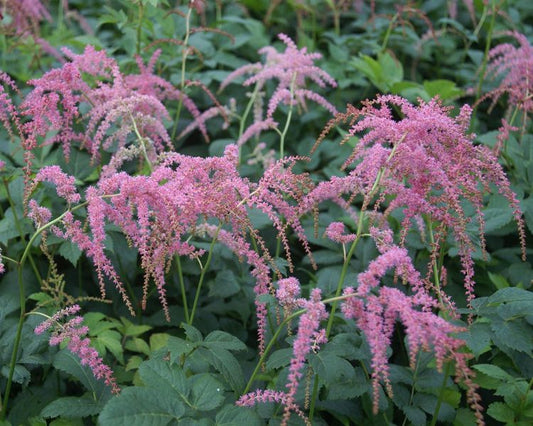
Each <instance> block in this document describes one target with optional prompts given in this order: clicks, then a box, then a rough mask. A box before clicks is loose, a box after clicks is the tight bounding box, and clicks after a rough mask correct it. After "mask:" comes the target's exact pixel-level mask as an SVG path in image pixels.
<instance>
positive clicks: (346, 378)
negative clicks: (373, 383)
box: [309, 352, 369, 399]
mask: <svg viewBox="0 0 533 426" xmlns="http://www.w3.org/2000/svg"><path fill="white" fill-rule="evenodd" d="M309 361H310V363H311V365H312V367H313V370H314V371H316V373H317V374H318V376H319V377H320V379H321V380H322V381H324V382H325V384H326V387H327V388H328V397H329V398H330V399H349V398H355V397H357V396H360V395H362V394H364V393H365V392H367V391H368V390H369V385H368V381H367V380H366V379H365V376H364V373H363V371H362V370H361V369H360V368H358V369H357V370H356V369H355V368H354V367H353V366H352V364H350V363H349V362H348V361H347V360H345V359H344V358H341V357H338V356H336V355H334V354H328V353H322V352H318V353H317V354H315V355H314V356H312V357H310V359H309Z"/></svg>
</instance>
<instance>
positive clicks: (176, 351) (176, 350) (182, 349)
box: [165, 336, 198, 362]
mask: <svg viewBox="0 0 533 426" xmlns="http://www.w3.org/2000/svg"><path fill="white" fill-rule="evenodd" d="M165 347H166V348H167V349H168V351H169V352H170V361H171V362H176V360H178V359H179V358H180V357H181V356H182V355H185V354H188V353H189V352H191V351H192V350H194V349H195V348H196V347H198V344H197V343H191V342H188V341H187V340H184V339H182V338H180V337H175V336H169V337H168V341H167V344H166V345H165Z"/></svg>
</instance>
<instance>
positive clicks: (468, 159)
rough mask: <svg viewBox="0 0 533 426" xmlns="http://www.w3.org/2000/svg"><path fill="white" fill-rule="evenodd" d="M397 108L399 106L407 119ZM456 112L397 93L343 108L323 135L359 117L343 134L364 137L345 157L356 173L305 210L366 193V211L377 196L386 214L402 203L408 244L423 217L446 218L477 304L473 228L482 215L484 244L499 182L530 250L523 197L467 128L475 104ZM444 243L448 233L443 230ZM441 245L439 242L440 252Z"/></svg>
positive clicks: (312, 198)
mask: <svg viewBox="0 0 533 426" xmlns="http://www.w3.org/2000/svg"><path fill="white" fill-rule="evenodd" d="M392 107H395V108H397V109H398V111H399V114H400V118H399V119H397V118H395V114H394V113H393V110H392ZM449 112H450V108H448V107H444V106H442V105H441V104H440V102H439V101H438V100H437V99H433V100H431V101H429V102H424V101H420V105H419V106H414V105H412V104H410V103H409V102H408V101H407V100H405V99H403V98H401V97H399V96H393V95H387V96H379V97H378V98H377V99H376V100H373V101H366V102H364V103H363V107H362V108H361V109H357V108H354V107H352V106H349V107H348V110H347V112H346V114H339V115H338V116H337V117H336V118H335V119H334V120H332V122H330V123H329V125H328V126H327V127H326V129H325V131H324V132H323V134H322V135H321V138H320V139H319V141H320V140H321V139H322V138H323V137H325V135H326V134H327V132H328V131H329V130H330V129H331V128H332V127H333V126H334V125H336V124H338V123H340V122H342V121H346V120H350V121H351V126H350V129H349V131H348V134H347V136H346V137H345V138H344V139H343V140H344V141H346V140H348V139H349V138H351V137H360V138H359V141H358V143H357V145H356V147H355V148H354V150H353V152H352V154H351V156H350V157H349V158H348V160H347V161H346V162H345V165H344V167H345V168H346V169H347V170H348V174H347V176H345V177H339V178H335V179H331V180H330V181H327V182H323V183H321V184H319V185H318V186H317V188H316V189H314V190H313V191H311V192H310V193H309V194H308V195H307V196H306V198H307V199H306V200H304V201H303V202H302V204H301V208H302V210H305V209H307V210H309V209H311V208H312V206H313V205H316V204H317V203H318V202H321V201H324V200H326V199H331V200H332V201H334V202H337V203H339V204H340V205H341V206H342V207H343V208H346V207H348V206H349V202H350V201H351V200H352V199H353V197H355V196H356V195H357V194H361V195H362V196H363V198H364V204H363V210H365V209H366V207H368V205H369V204H370V203H371V202H372V200H374V209H375V210H378V209H379V208H380V207H381V205H382V204H384V202H385V201H387V203H388V204H387V205H386V209H385V210H384V215H385V217H387V216H388V215H389V214H390V213H391V212H392V211H394V210H396V209H401V210H402V213H403V217H404V219H403V220H402V224H401V229H402V233H401V244H403V241H404V238H405V236H406V234H407V231H408V230H409V229H410V227H411V224H412V223H413V222H415V223H416V221H420V218H427V219H429V220H430V221H436V222H437V223H440V224H441V228H439V229H441V230H442V232H452V233H453V235H454V236H455V238H456V241H457V242H458V245H459V256H460V260H461V264H462V273H463V276H464V286H465V290H466V293H467V299H468V302H471V300H472V299H473V297H474V279H473V276H474V262H473V260H472V253H473V251H474V246H473V243H472V241H471V237H470V235H469V234H468V232H467V227H468V224H469V223H471V222H472V221H473V220H474V219H476V220H477V221H478V224H479V234H480V238H481V248H482V249H484V238H483V224H484V221H483V213H482V208H483V194H484V192H485V191H487V190H489V189H490V184H491V183H492V184H494V185H495V186H496V187H497V188H498V192H499V193H500V194H502V195H503V196H504V197H505V198H506V199H507V200H508V202H509V204H510V206H511V209H512V210H513V213H514V217H515V219H516V221H517V223H518V228H519V234H520V241H521V245H522V249H523V250H524V248H525V233H524V225H523V219H522V216H521V211H520V207H519V203H518V200H517V198H516V196H515V195H514V193H513V192H512V190H511V188H510V185H509V181H508V180H507V178H506V176H505V173H504V172H503V169H502V167H501V166H500V165H499V164H498V161H497V158H496V157H495V156H494V154H493V153H492V152H491V151H490V150H489V149H488V148H487V147H484V146H476V145H474V144H473V143H472V140H473V137H474V135H472V134H468V133H467V131H468V124H469V119H470V114H471V109H470V107H469V106H467V105H465V106H464V107H463V108H461V110H460V112H459V114H458V115H457V116H456V117H455V118H452V117H450V116H449ZM343 194H344V195H347V196H348V197H349V198H348V200H346V199H345V198H344V197H342V195H343ZM376 200H377V201H376ZM465 201H467V202H468V203H470V205H471V206H473V208H474V209H475V211H476V216H475V217H474V218H469V217H467V216H466V213H465V211H464V208H463V203H464V202H465ZM436 241H441V239H439V238H438V236H437V239H436ZM439 249H440V246H439V243H438V242H437V243H436V244H434V246H433V247H432V250H433V251H434V252H437V251H438V250H439ZM523 253H525V252H524V251H523ZM524 256H525V254H524Z"/></svg>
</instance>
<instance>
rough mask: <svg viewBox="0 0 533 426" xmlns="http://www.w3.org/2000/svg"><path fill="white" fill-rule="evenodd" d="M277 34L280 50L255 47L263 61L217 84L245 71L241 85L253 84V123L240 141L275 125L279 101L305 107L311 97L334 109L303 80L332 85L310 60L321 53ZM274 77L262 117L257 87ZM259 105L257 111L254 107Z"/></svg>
mask: <svg viewBox="0 0 533 426" xmlns="http://www.w3.org/2000/svg"><path fill="white" fill-rule="evenodd" d="M278 38H279V39H280V40H281V41H283V43H284V44H285V46H286V48H285V51H284V52H283V53H280V52H278V51H277V50H276V49H275V48H274V47H272V46H267V47H264V48H262V49H260V50H259V53H260V54H264V55H265V62H264V63H259V62H258V63H255V64H247V65H244V66H242V67H241V68H238V69H236V70H235V71H233V72H232V73H230V74H229V75H228V76H227V77H226V79H225V80H224V81H223V82H222V84H221V86H220V87H221V89H224V88H225V87H226V86H227V85H228V84H229V83H231V82H232V81H234V80H235V79H236V78H238V77H241V76H243V75H247V74H253V75H252V76H251V77H248V78H247V79H246V80H245V81H244V82H243V86H251V85H256V91H257V93H258V99H257V101H258V102H257V103H256V105H255V108H254V117H255V120H254V124H252V126H251V127H250V129H253V130H250V129H248V130H247V131H246V132H245V133H244V134H243V135H242V136H241V138H240V139H239V142H238V144H239V145H242V144H243V143H244V142H245V141H246V140H248V139H249V138H250V137H251V136H253V135H255V134H258V133H259V132H261V131H264V130H266V129H268V128H269V127H271V126H273V125H275V124H276V123H275V122H274V121H273V115H274V112H275V111H276V109H277V108H278V106H279V105H280V104H285V105H291V104H294V105H296V104H297V105H299V106H301V107H302V108H303V109H304V110H306V109H307V108H306V100H311V101H313V102H316V103H317V104H319V105H321V106H322V107H324V108H325V109H327V110H328V111H329V112H331V113H332V114H336V113H337V109H336V108H335V106H333V105H332V104H331V103H330V102H329V101H328V100H327V99H326V98H324V97H323V96H321V95H319V94H318V93H316V92H314V91H312V90H310V89H308V88H307V80H311V81H312V82H314V83H315V84H316V85H318V86H319V87H321V88H325V87H326V86H327V85H329V86H331V87H336V86H337V83H336V82H335V80H334V79H333V77H331V76H330V75H329V74H328V73H327V72H326V71H324V70H322V69H320V68H319V67H318V66H316V65H315V64H314V61H315V60H316V59H320V58H321V57H322V55H320V54H319V53H308V52H307V49H306V48H305V47H304V48H302V49H298V47H297V46H296V44H295V43H294V42H293V41H292V40H291V38H290V37H288V36H287V35H285V34H278ZM272 79H276V80H277V87H276V89H275V90H274V92H273V93H272V95H271V97H270V100H269V102H268V105H267V114H266V119H263V118H262V111H261V109H262V97H263V96H262V94H261V93H260V90H261V89H262V88H263V87H264V86H265V84H266V82H267V81H268V80H272ZM258 109H259V111H258Z"/></svg>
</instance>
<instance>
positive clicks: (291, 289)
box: [276, 277, 300, 307]
mask: <svg viewBox="0 0 533 426" xmlns="http://www.w3.org/2000/svg"><path fill="white" fill-rule="evenodd" d="M299 295H300V282H299V281H298V280H297V279H296V278H294V277H289V278H283V279H281V280H279V281H278V289H277V290H276V297H277V298H278V300H279V303H280V305H281V306H288V307H291V306H292V307H294V306H296V305H297V297H298V296H299Z"/></svg>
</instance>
